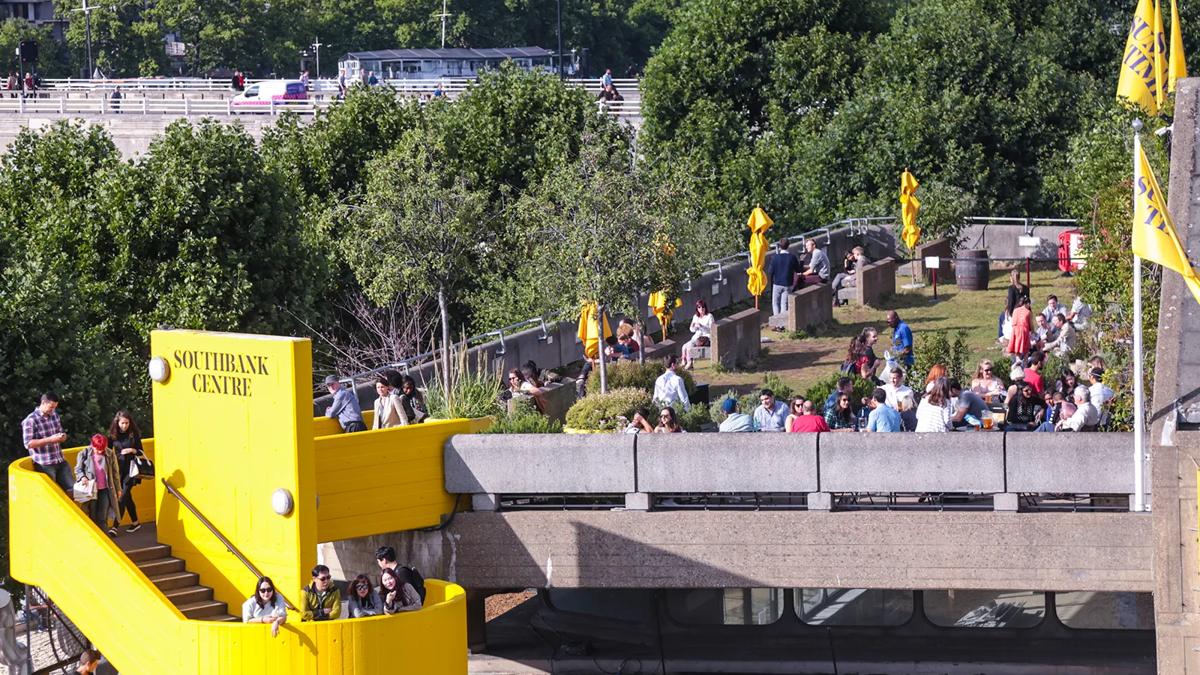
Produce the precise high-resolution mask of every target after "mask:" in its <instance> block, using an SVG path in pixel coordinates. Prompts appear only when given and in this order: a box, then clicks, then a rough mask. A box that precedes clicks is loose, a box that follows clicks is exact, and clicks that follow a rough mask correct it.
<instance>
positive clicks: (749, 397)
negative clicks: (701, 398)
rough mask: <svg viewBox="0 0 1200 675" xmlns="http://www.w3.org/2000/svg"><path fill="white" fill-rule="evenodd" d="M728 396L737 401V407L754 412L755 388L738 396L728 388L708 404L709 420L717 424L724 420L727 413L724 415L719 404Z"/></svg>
mask: <svg viewBox="0 0 1200 675" xmlns="http://www.w3.org/2000/svg"><path fill="white" fill-rule="evenodd" d="M729 398H732V399H734V400H735V401H737V402H738V409H739V410H740V411H741V412H744V413H746V414H747V415H752V414H753V413H754V409H755V408H757V407H758V391H757V390H756V391H752V392H749V393H746V394H742V395H741V396H738V393H737V392H736V391H734V390H732V389H730V390H729V391H726V392H725V395H724V396H722V397H720V398H718V399H716V400H715V401H713V402H712V404H710V405H709V406H708V417H709V419H710V420H711V421H713V422H715V423H717V424H720V423H721V422H724V421H725V418H726V417H728V415H726V414H725V411H724V410H722V409H721V406H722V404H724V403H725V399H729ZM689 431H690V430H689Z"/></svg>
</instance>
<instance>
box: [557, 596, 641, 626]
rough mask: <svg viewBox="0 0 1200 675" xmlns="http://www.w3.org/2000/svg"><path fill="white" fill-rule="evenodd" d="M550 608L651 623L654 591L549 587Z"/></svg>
mask: <svg viewBox="0 0 1200 675" xmlns="http://www.w3.org/2000/svg"><path fill="white" fill-rule="evenodd" d="M543 592H544V593H547V594H549V600H550V605H551V606H553V607H554V608H555V609H557V610H560V611H563V612H575V613H577V614H589V615H591V616H598V617H604V618H606V619H618V620H621V621H640V622H647V621H651V620H652V619H653V617H654V591H653V590H648V589H641V588H551V589H547V590H546V591H543Z"/></svg>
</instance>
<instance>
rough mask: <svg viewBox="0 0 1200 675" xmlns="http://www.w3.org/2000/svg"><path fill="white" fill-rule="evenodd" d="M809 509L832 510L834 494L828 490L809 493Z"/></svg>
mask: <svg viewBox="0 0 1200 675" xmlns="http://www.w3.org/2000/svg"><path fill="white" fill-rule="evenodd" d="M808 510H809V511H832V510H833V495H832V494H830V493H828V492H810V493H808Z"/></svg>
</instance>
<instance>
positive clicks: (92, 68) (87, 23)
mask: <svg viewBox="0 0 1200 675" xmlns="http://www.w3.org/2000/svg"><path fill="white" fill-rule="evenodd" d="M97 9H100V6H99V5H89V4H88V0H83V6H82V7H80V8H79V9H73V10H71V11H72V12H83V27H84V32H85V35H86V39H87V65H88V70H87V76H88V79H91V78H92V75H93V74H94V73H95V72H96V65H95V63H93V61H92V12H93V11H95V10H97Z"/></svg>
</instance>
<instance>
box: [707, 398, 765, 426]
mask: <svg viewBox="0 0 1200 675" xmlns="http://www.w3.org/2000/svg"><path fill="white" fill-rule="evenodd" d="M721 411H722V412H724V413H725V419H724V421H722V422H721V424H720V425H718V426H717V431H720V432H725V433H732V432H746V431H758V429H755V428H754V418H753V417H751V416H749V415H747V414H746V413H744V412H740V411H739V410H738V402H737V399H736V398H733V397H730V398H727V399H725V400H724V401H722V402H721Z"/></svg>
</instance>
